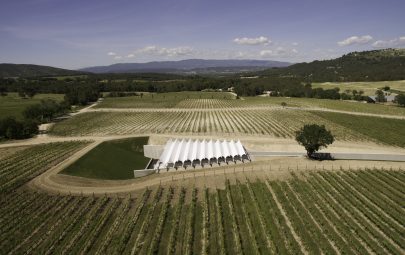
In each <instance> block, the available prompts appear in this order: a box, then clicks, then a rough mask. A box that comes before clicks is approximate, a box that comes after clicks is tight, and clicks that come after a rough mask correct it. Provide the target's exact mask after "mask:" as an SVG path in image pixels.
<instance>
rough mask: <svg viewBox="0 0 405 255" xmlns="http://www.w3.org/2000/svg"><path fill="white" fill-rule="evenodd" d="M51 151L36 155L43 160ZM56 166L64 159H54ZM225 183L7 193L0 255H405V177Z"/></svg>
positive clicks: (335, 174)
mask: <svg viewBox="0 0 405 255" xmlns="http://www.w3.org/2000/svg"><path fill="white" fill-rule="evenodd" d="M50 149H51V148H45V147H41V151H42V152H38V151H37V153H40V154H42V155H43V156H46V155H47V154H48V152H49V151H50ZM28 150H31V149H28ZM35 150H37V149H35ZM58 157H64V156H63V154H57V155H55V157H54V159H53V160H56V161H58V160H59V158H58ZM27 160H29V158H25V159H24V160H22V162H26V161H27ZM20 164H21V161H19V162H17V161H14V160H13V161H9V164H8V167H9V169H11V170H10V171H11V172H12V169H19V168H20V166H19V165H20ZM48 167H49V165H45V164H44V165H43V166H42V167H41V169H42V170H41V171H45V170H46V169H47V168H48ZM2 171H3V170H2ZM226 178H229V179H228V180H227V181H226V183H225V185H223V186H224V187H225V188H224V189H222V188H218V189H205V188H196V187H195V186H193V185H192V184H191V183H190V184H189V185H184V186H183V185H182V184H176V185H174V186H158V187H151V188H149V189H146V190H144V192H143V195H140V196H138V197H130V196H127V197H117V196H112V197H107V196H100V197H95V196H88V197H83V196H69V195H66V196H65V195H49V194H46V193H42V192H41V193H37V192H32V191H30V190H26V189H17V186H14V189H12V190H10V191H9V192H2V193H1V194H0V199H1V201H2V206H1V207H0V215H1V221H0V229H1V231H0V244H1V249H2V253H4V254H9V253H12V254H30V253H31V254H83V253H86V254H197V253H198V254H200V253H203V254H260V253H261V254H304V253H306V254H370V253H374V254H403V253H404V252H405V238H404V235H403V233H404V229H405V213H404V208H403V196H404V194H405V175H404V172H403V171H400V170H391V171H390V170H377V169H374V170H361V171H360V170H352V171H319V170H318V171H307V172H305V173H304V172H301V173H295V174H291V175H290V177H288V178H286V179H283V180H277V179H270V178H269V177H267V178H266V177H264V176H263V177H260V179H256V178H255V177H253V178H252V177H250V178H248V177H247V176H246V175H245V174H244V175H241V176H237V175H235V176H233V175H232V174H231V175H228V176H227V177H226ZM28 180H29V179H26V180H25V181H28ZM370 187H373V189H372V190H371V189H370Z"/></svg>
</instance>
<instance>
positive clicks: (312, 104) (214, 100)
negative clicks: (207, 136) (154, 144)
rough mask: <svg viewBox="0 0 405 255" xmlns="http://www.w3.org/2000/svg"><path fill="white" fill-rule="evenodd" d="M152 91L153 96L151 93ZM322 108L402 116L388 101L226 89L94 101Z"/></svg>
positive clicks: (163, 105)
mask: <svg viewBox="0 0 405 255" xmlns="http://www.w3.org/2000/svg"><path fill="white" fill-rule="evenodd" d="M152 95H153V97H152ZM283 102H284V103H286V104H287V106H288V107H298V108H305V109H307V108H312V109H313V108H324V109H329V110H337V111H348V112H356V113H368V114H383V115H397V116H405V108H403V107H397V106H392V105H382V104H366V103H362V102H351V101H343V100H330V99H316V98H294V97H291V98H286V97H245V98H243V99H235V96H234V95H233V94H230V93H220V92H183V94H182V93H161V94H145V95H144V96H143V97H142V98H141V97H140V96H132V97H119V98H109V97H106V98H105V99H104V101H103V102H101V103H100V104H98V105H96V106H95V108H100V109H102V108H118V109H120V108H137V109H139V108H155V109H161V108H180V109H217V110H220V109H227V108H258V107H261V108H269V107H281V103H283Z"/></svg>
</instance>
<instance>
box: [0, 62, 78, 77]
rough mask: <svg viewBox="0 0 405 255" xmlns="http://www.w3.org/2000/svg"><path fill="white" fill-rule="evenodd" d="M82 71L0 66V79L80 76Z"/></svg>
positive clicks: (43, 67) (46, 67)
mask: <svg viewBox="0 0 405 255" xmlns="http://www.w3.org/2000/svg"><path fill="white" fill-rule="evenodd" d="M83 73H84V72H82V71H73V70H67V69H62V68H56V67H51V66H40V65H29V64H0V77H40V76H67V75H80V74H83Z"/></svg>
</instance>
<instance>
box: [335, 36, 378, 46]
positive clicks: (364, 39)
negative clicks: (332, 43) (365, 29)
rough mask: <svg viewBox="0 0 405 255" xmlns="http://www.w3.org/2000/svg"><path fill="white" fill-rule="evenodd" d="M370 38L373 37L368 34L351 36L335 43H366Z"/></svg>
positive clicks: (345, 44) (347, 44) (343, 44)
mask: <svg viewBox="0 0 405 255" xmlns="http://www.w3.org/2000/svg"><path fill="white" fill-rule="evenodd" d="M371 40H373V37H371V36H370V35H363V36H351V37H349V38H346V39H345V40H343V41H340V42H338V43H337V44H338V45H339V46H349V45H353V44H366V43H369V42H370V41H371Z"/></svg>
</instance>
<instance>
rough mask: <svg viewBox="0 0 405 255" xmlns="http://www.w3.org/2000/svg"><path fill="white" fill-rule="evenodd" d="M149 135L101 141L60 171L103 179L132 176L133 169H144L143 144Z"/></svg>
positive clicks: (130, 177)
mask: <svg viewBox="0 0 405 255" xmlns="http://www.w3.org/2000/svg"><path fill="white" fill-rule="evenodd" d="M148 139H149V137H137V138H129V139H121V140H115V141H107V142H103V143H101V144H100V145H98V146H97V147H95V148H94V149H92V150H91V151H90V152H88V153H87V154H86V155H84V156H83V157H81V158H80V159H79V160H77V161H76V162H75V163H73V164H72V165H70V166H69V167H67V168H66V169H64V170H63V171H62V172H61V173H62V174H68V175H74V176H81V177H86V178H94V179H105V180H125V179H132V178H134V172H133V170H140V169H144V168H145V167H146V165H147V163H148V162H149V158H146V157H144V155H143V145H144V144H147V143H148Z"/></svg>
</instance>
